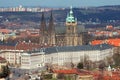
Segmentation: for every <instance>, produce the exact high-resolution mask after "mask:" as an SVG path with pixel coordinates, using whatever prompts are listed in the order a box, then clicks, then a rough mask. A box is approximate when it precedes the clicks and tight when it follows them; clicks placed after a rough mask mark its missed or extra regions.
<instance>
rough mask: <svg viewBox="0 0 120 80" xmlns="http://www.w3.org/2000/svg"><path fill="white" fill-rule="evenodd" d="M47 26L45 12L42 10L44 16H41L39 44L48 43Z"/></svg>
mask: <svg viewBox="0 0 120 80" xmlns="http://www.w3.org/2000/svg"><path fill="white" fill-rule="evenodd" d="M47 32H48V31H47V27H46V21H45V17H44V12H42V16H41V24H40V32H39V33H40V40H39V44H45V43H47V41H48V40H47V35H48V33H47Z"/></svg>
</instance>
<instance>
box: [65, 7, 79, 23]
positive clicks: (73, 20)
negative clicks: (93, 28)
mask: <svg viewBox="0 0 120 80" xmlns="http://www.w3.org/2000/svg"><path fill="white" fill-rule="evenodd" d="M76 22H77V18H75V17H74V15H73V11H72V6H71V7H70V12H69V13H68V14H67V18H66V23H76Z"/></svg>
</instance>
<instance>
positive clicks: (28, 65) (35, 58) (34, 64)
mask: <svg viewBox="0 0 120 80" xmlns="http://www.w3.org/2000/svg"><path fill="white" fill-rule="evenodd" d="M86 46H87V45H86ZM86 46H78V47H53V48H49V49H47V48H45V49H41V50H39V51H31V52H30V53H29V52H24V51H23V50H1V51H0V56H1V57H3V58H5V59H6V60H7V61H8V62H9V63H13V64H15V63H16V64H19V65H20V66H21V68H23V69H35V68H41V67H44V66H45V64H51V65H52V64H57V65H64V64H65V63H70V62H72V63H74V64H77V63H79V62H81V61H83V60H84V58H86V57H87V59H88V60H91V61H100V60H105V59H106V57H110V56H112V55H113V48H112V47H109V46H105V47H104V46H103V47H102V48H101V47H99V46H94V48H95V49H94V48H92V46H89V47H87V48H86V49H84V48H83V47H86ZM96 47H97V48H96ZM73 48H74V49H73ZM76 48H77V49H76ZM89 48H90V49H89ZM71 49H73V50H71Z"/></svg>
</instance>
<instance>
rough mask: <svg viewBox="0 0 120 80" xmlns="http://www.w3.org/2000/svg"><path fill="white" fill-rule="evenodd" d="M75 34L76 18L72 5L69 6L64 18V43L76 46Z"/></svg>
mask: <svg viewBox="0 0 120 80" xmlns="http://www.w3.org/2000/svg"><path fill="white" fill-rule="evenodd" d="M77 36H78V35H77V18H75V17H74V15H73V11H72V7H70V12H69V13H68V14H67V18H66V42H67V43H66V45H74V46H76V45H77V44H78V43H77V41H78V38H77Z"/></svg>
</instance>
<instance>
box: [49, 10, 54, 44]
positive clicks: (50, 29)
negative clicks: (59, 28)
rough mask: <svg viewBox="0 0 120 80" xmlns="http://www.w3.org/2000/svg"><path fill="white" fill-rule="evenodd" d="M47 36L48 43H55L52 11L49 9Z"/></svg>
mask: <svg viewBox="0 0 120 80" xmlns="http://www.w3.org/2000/svg"><path fill="white" fill-rule="evenodd" d="M48 36H49V41H48V42H49V44H50V45H55V26H54V21H53V15H52V11H51V15H50V20H49V25H48Z"/></svg>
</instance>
